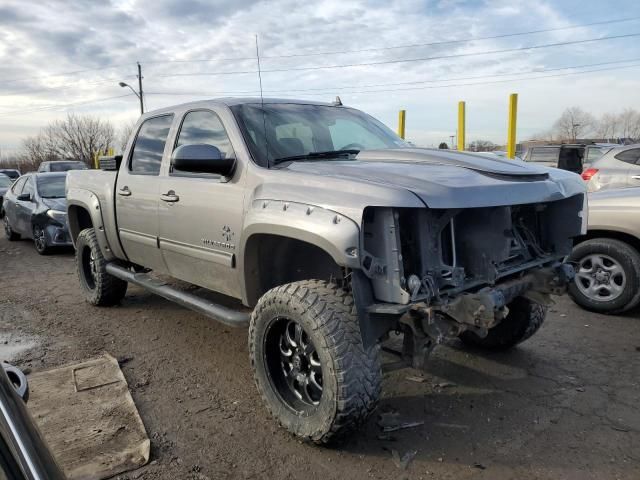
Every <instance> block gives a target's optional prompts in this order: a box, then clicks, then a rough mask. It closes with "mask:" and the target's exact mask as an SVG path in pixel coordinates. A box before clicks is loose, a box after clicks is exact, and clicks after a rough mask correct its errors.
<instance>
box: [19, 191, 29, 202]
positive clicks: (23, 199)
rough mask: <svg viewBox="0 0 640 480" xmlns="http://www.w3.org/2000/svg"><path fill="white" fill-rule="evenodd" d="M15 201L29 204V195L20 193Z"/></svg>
mask: <svg viewBox="0 0 640 480" xmlns="http://www.w3.org/2000/svg"><path fill="white" fill-rule="evenodd" d="M16 200H19V201H20V202H30V201H31V194H30V193H21V194H20V195H18V196H17V197H16Z"/></svg>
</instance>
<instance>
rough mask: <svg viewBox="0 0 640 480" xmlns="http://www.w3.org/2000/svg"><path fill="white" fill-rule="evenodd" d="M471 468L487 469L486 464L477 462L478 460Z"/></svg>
mask: <svg viewBox="0 0 640 480" xmlns="http://www.w3.org/2000/svg"><path fill="white" fill-rule="evenodd" d="M473 468H478V469H480V470H486V469H487V467H486V465H483V464H481V463H478V462H476V463H474V464H473Z"/></svg>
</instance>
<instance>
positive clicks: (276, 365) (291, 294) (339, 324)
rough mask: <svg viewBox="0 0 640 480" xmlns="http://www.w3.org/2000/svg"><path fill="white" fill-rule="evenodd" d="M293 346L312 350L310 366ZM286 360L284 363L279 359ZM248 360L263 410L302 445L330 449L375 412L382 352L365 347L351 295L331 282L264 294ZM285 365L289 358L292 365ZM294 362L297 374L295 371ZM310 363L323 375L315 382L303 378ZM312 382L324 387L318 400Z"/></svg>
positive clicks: (252, 326) (286, 287)
mask: <svg viewBox="0 0 640 480" xmlns="http://www.w3.org/2000/svg"><path fill="white" fill-rule="evenodd" d="M297 325H299V326H300V329H298V327H297ZM287 330H288V331H289V332H290V336H289V337H287V335H288V334H287ZM287 338H288V339H289V340H291V341H289V342H288V341H287ZM300 339H301V340H300ZM283 345H284V347H283ZM297 345H300V347H299V350H308V351H310V352H311V353H310V358H311V360H310V361H305V360H304V358H302V357H303V355H302V353H301V354H300V356H298V353H300V352H298V353H296V351H297V350H296V349H297V348H298V347H297ZM285 347H286V348H285ZM307 347H308V348H307ZM283 352H284V353H283ZM289 352H293V353H289ZM287 354H288V355H289V357H286V356H284V357H283V355H287ZM249 355H250V360H251V366H252V367H253V372H254V378H255V382H256V385H257V387H258V391H259V392H260V395H261V396H262V399H263V400H264V402H265V404H266V406H267V408H268V410H269V411H270V413H271V414H272V415H273V417H274V418H275V419H276V420H278V422H279V423H280V425H281V426H282V427H284V428H285V429H287V430H288V431H289V432H291V433H292V434H293V435H295V436H296V437H298V438H300V439H302V440H306V441H312V442H315V443H317V444H327V443H330V442H334V441H337V440H339V439H341V438H344V437H345V436H347V435H348V434H349V433H351V432H352V431H353V430H355V429H357V428H358V427H360V426H361V425H362V424H363V423H364V422H365V421H366V419H367V418H368V417H369V415H370V414H371V413H372V412H373V410H374V409H375V407H376V406H377V402H378V398H379V396H380V389H381V381H382V372H381V368H380V347H379V346H378V345H374V346H372V347H370V348H366V349H365V348H364V346H363V343H362V338H361V336H360V328H359V325H358V318H357V314H356V308H355V305H354V302H353V297H352V295H351V294H350V293H349V292H347V291H345V290H343V289H342V288H340V287H338V286H337V285H335V284H332V283H329V282H325V281H320V280H305V281H299V282H295V283H290V284H286V285H282V286H279V287H276V288H274V289H272V290H269V291H268V292H267V293H265V294H264V295H263V296H262V298H260V300H259V302H258V305H257V306H256V308H255V310H254V311H253V314H252V316H251V323H250V327H249ZM288 359H293V360H292V361H291V363H289V362H288ZM314 359H315V361H314ZM294 360H295V361H294ZM296 361H297V365H298V367H299V368H300V369H298V367H294V365H296ZM305 363H306V365H307V366H308V368H307V369H306V372H307V375H308V378H307V381H306V382H305V381H304V375H305V368H304V366H305ZM289 365H290V366H291V369H290V370H289V372H290V373H289V374H287V373H286V370H287V368H288V366H289ZM311 365H314V367H313V368H315V369H317V372H320V370H321V372H320V373H318V374H317V377H314V378H315V379H312V378H311V377H312V375H315V373H313V372H312V373H308V372H309V371H310V370H311V368H312V367H311ZM294 368H295V370H294ZM291 372H293V374H292V373H291ZM292 378H297V379H298V380H292ZM300 379H302V380H300ZM312 384H313V385H316V386H318V385H320V386H321V389H320V394H319V395H318V389H317V388H315V390H314V389H312V387H311V386H312ZM296 385H297V387H298V389H299V390H300V386H301V385H306V386H307V387H306V388H302V390H304V391H303V396H301V397H300V398H297V396H296V395H298V396H300V394H299V393H296V391H294V390H296ZM314 392H315V401H316V402H317V404H315V405H314V404H311V403H310V402H309V401H308V402H307V403H306V404H305V400H302V399H303V398H306V400H314V398H313V397H314V396H313V393H314ZM292 393H294V394H295V395H292ZM304 395H308V396H307V397H304Z"/></svg>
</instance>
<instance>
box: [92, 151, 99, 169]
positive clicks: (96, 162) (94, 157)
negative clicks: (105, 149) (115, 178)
mask: <svg viewBox="0 0 640 480" xmlns="http://www.w3.org/2000/svg"><path fill="white" fill-rule="evenodd" d="M99 155H100V153H99V152H95V153H94V154H93V168H95V169H98V168H100V163H99V162H98V156H99Z"/></svg>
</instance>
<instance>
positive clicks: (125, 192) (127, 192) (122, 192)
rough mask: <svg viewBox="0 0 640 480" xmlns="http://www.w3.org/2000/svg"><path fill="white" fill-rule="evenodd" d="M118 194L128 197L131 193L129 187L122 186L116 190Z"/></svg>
mask: <svg viewBox="0 0 640 480" xmlns="http://www.w3.org/2000/svg"><path fill="white" fill-rule="evenodd" d="M118 195H122V196H123V197H128V196H130V195H131V190H129V187H127V186H124V187H122V188H121V189H120V190H118Z"/></svg>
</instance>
